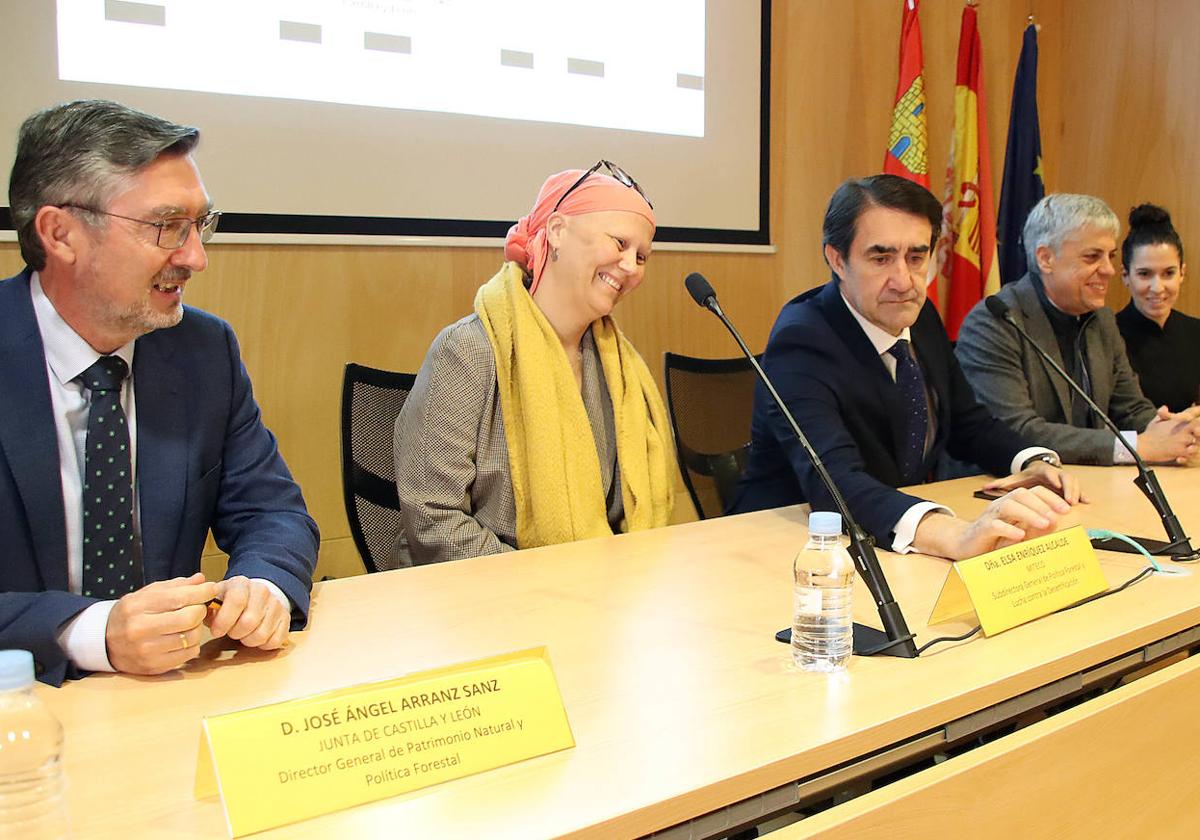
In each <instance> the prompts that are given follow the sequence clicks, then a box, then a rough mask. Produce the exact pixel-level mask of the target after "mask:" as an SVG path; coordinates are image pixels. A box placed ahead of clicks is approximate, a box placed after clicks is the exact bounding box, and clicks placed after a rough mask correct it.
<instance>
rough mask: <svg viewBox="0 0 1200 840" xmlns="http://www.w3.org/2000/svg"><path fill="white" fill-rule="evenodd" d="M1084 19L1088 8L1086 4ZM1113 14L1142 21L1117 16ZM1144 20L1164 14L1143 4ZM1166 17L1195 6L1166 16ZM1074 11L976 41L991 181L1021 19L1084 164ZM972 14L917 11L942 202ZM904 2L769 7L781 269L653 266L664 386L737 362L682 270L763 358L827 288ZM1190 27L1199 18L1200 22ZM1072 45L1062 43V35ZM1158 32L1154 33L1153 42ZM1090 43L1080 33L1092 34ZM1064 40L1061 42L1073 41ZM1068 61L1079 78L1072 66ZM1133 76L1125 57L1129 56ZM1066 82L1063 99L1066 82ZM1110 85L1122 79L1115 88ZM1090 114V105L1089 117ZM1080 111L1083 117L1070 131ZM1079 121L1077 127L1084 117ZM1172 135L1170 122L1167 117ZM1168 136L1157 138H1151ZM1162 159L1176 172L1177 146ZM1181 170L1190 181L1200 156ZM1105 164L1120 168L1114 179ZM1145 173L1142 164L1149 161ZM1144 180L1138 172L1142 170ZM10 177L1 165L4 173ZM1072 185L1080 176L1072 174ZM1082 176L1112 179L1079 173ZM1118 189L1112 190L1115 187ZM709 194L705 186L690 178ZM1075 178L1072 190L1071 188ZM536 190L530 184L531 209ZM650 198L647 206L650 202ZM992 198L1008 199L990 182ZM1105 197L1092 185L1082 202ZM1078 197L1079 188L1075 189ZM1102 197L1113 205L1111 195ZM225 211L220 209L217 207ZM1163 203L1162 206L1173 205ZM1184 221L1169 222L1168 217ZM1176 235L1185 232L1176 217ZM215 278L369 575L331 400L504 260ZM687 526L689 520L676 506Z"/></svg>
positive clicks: (890, 72)
mask: <svg viewBox="0 0 1200 840" xmlns="http://www.w3.org/2000/svg"><path fill="white" fill-rule="evenodd" d="M1077 5H1081V6H1091V5H1093V4H1091V3H1079V4H1077ZM1106 5H1114V6H1119V5H1129V6H1130V7H1132V6H1134V5H1137V6H1138V7H1139V8H1140V7H1141V6H1142V5H1143V4H1142V3H1140V2H1139V3H1137V4H1134V3H1133V2H1132V0H1131V2H1129V3H1127V4H1122V3H1115V2H1114V3H1111V4H1106ZM1145 5H1156V4H1153V3H1150V2H1146V3H1145ZM1157 5H1158V6H1161V7H1164V8H1165V7H1167V6H1186V5H1187V4H1186V3H1185V2H1181V3H1166V2H1163V3H1158V4H1157ZM1068 7H1072V3H1071V2H1069V0H1035V2H1029V3H1016V2H1007V0H984V2H983V3H982V4H981V6H980V11H979V17H980V29H981V32H982V37H983V49H984V59H985V67H984V74H985V85H986V91H987V97H986V99H987V106H988V108H987V116H988V120H989V127H990V132H989V133H990V140H991V148H992V154H993V171H994V172H995V173H996V177H997V179H999V177H1000V173H1001V172H1002V171H1003V156H1004V139H1005V132H1006V130H1007V124H1008V103H1009V97H1010V95H1011V89H1012V77H1013V69H1014V67H1015V64H1016V59H1017V55H1018V53H1019V50H1020V37H1021V31H1022V29H1023V28H1024V26H1025V22H1026V15H1027V14H1029V13H1030V12H1031V11H1032V12H1035V13H1036V14H1037V16H1038V19H1039V20H1040V21H1041V22H1042V23H1043V24H1044V29H1043V32H1042V36H1041V68H1040V74H1041V77H1040V82H1041V85H1040V87H1041V115H1042V121H1043V126H1044V129H1043V130H1044V137H1043V146H1044V150H1045V155H1046V159H1047V160H1048V161H1051V164H1050V171H1051V186H1059V184H1058V182H1056V181H1055V180H1054V174H1055V172H1056V171H1064V172H1065V167H1059V166H1056V165H1055V164H1054V163H1053V162H1054V161H1057V160H1058V159H1059V150H1060V148H1069V149H1073V148H1074V146H1075V143H1074V142H1072V143H1066V142H1065V138H1067V137H1074V134H1070V133H1068V132H1066V131H1065V128H1064V127H1065V126H1066V123H1067V122H1068V121H1067V120H1066V118H1065V117H1064V112H1063V106H1064V94H1065V93H1066V92H1068V91H1069V93H1070V95H1071V96H1080V95H1081V94H1083V93H1090V91H1081V90H1080V88H1083V87H1084V85H1083V82H1084V81H1085V80H1086V78H1088V74H1089V72H1090V71H1089V70H1088V68H1089V67H1090V66H1091V65H1092V64H1099V63H1101V62H1108V61H1110V60H1111V58H1112V54H1111V52H1110V51H1109V50H1107V49H1099V48H1098V46H1099V45H1100V44H1104V45H1106V46H1107V45H1109V44H1110V43H1111V41H1110V40H1109V39H1107V38H1106V37H1105V36H1104V32H1108V30H1104V31H1103V32H1101V31H1096V30H1093V29H1087V30H1084V31H1082V32H1081V31H1080V30H1079V29H1078V28H1077V27H1078V26H1079V25H1080V21H1079V20H1078V16H1077V15H1072V16H1068V15H1067V14H1066V11H1065V9H1066V8H1068ZM961 10H962V4H961V2H955V0H924V2H923V3H922V8H921V24H922V31H923V35H924V44H925V61H926V89H927V97H928V112H929V129H930V150H931V151H930V163H931V173H932V180H933V183H934V185H935V186H934V191H935V192H936V193H939V194H940V193H941V189H942V187H941V185H942V183H943V180H944V168H945V162H946V156H947V151H948V146H949V138H950V126H951V121H952V119H953V100H952V88H953V84H954V62H955V55H956V50H957V45H958V29H959V21H960V16H961ZM900 11H901V7H900V3H899V2H898V0H836V2H816V0H776V2H774V4H773V28H772V50H773V62H772V65H773V66H772V71H771V83H772V93H771V103H772V105H771V107H772V130H771V189H772V193H771V226H772V232H773V235H772V238H773V240H774V243H775V245H776V246H777V249H778V252H777V253H776V254H772V255H765V254H754V255H749V254H693V253H668V252H659V253H656V254H655V255H654V257H653V259H652V260H651V261H650V265H649V268H648V270H647V276H646V282H645V283H644V284H643V285H642V287H641V289H640V290H639V291H638V293H637V294H636V295H635V296H634V297H632V298H630V299H629V300H628V301H626V302H624V303H623V304H622V305H621V307H620V309H619V310H618V319H619V320H620V322H621V324H622V326H623V328H624V329H625V331H626V332H627V334H628V335H629V337H630V339H631V340H632V341H633V342H634V344H635V345H636V346H637V347H638V348H639V349H640V350H641V352H642V354H643V355H644V356H645V358H646V359H647V361H648V362H649V364H650V366H651V368H652V369H654V370H658V369H659V368H660V367H661V359H662V354H663V351H665V350H668V349H670V350H674V351H676V352H681V353H687V354H690V355H696V356H709V357H723V356H732V355H734V354H735V352H736V348H735V347H734V345H733V343H732V341H731V339H729V337H728V336H727V335H726V334H725V333H724V331H723V329H721V328H720V325H719V324H718V323H717V322H716V321H715V319H713V318H712V317H711V316H709V315H707V314H706V313H704V312H702V311H701V310H699V309H698V308H697V307H695V306H694V305H693V304H692V302H691V301H690V299H689V298H688V297H687V295H686V293H685V292H684V290H683V288H682V279H683V277H684V276H685V275H686V274H687V273H688V272H689V271H701V272H704V273H705V274H706V275H707V276H708V277H709V279H710V280H712V281H713V284H714V285H715V286H716V287H717V289H718V291H719V293H720V295H721V300H722V303H723V305H724V307H725V309H726V311H727V312H728V313H729V315H730V316H731V317H732V318H733V319H734V320H735V322H736V323H737V324H738V325H739V327H740V329H741V330H742V331H743V334H744V335H745V337H746V340H747V342H748V343H750V344H751V345H752V346H754V347H758V348H761V347H762V346H763V345H764V344H765V342H766V337H767V334H768V331H769V330H770V327H771V324H772V323H773V321H774V318H775V315H776V314H777V312H778V311H779V308H780V306H781V305H782V304H783V303H784V302H785V301H786V300H787V299H788V298H790V297H792V296H793V295H795V294H798V293H799V292H801V291H803V290H805V289H808V288H811V287H812V286H815V285H817V284H819V283H822V282H824V280H825V279H826V277H827V270H826V268H825V265H824V262H823V260H822V258H821V254H820V247H819V245H820V226H821V219H822V216H823V214H824V209H825V204H826V202H827V201H828V198H829V195H830V194H831V193H832V191H833V189H834V188H835V187H836V186H837V184H838V183H839V182H841V181H842V180H844V179H845V178H847V177H850V176H858V175H866V174H870V173H872V172H876V171H878V170H879V168H880V166H881V164H882V160H883V149H884V146H885V144H886V141H887V134H888V128H889V125H890V118H891V105H892V96H893V93H894V89H895V84H896V63H897V46H898V40H899V28H900ZM1191 17H1192V18H1196V17H1197V15H1196V13H1192V14H1191ZM1068 20H1070V21H1071V26H1072V27H1076V28H1073V29H1072V32H1071V33H1066V32H1065V30H1066V24H1067V21H1068ZM1160 29H1161V35H1160V36H1159V37H1163V38H1174V39H1175V41H1177V42H1178V52H1179V53H1180V54H1181V56H1180V59H1181V60H1182V59H1184V58H1186V59H1187V60H1189V61H1191V62H1192V63H1191V64H1190V65H1189V66H1191V67H1194V66H1195V56H1194V55H1185V53H1186V47H1185V44H1186V41H1185V39H1184V37H1183V35H1182V34H1174V33H1181V32H1182V30H1174V29H1172V27H1171V24H1170V23H1169V21H1167V20H1163V21H1162V24H1161V27H1160ZM1156 31H1157V30H1156ZM1085 32H1086V33H1090V34H1084V33H1085ZM1068 34H1069V35H1070V38H1069V39H1068V38H1067V36H1068ZM1096 38H1099V40H1098V41H1097V40H1095V39H1096ZM1068 47H1069V48H1070V50H1071V53H1070V54H1071V55H1073V56H1074V57H1075V58H1074V61H1073V62H1070V61H1066V59H1065V57H1064V56H1065V55H1066V53H1065V52H1064V51H1065V50H1066V49H1067V48H1068ZM1131 60H1132V57H1131ZM1066 70H1069V71H1070V73H1069V77H1068V81H1069V84H1064V80H1063V73H1064V71H1066ZM1112 72H1113V73H1114V74H1115V73H1116V71H1115V70H1113V71H1112ZM1182 85H1183V83H1182V82H1181V83H1180V85H1179V90H1178V91H1177V94H1178V97H1177V99H1176V100H1172V102H1173V103H1174V107H1175V108H1178V109H1183V110H1185V111H1187V113H1188V115H1189V117H1188V118H1189V119H1190V122H1189V123H1187V125H1188V126H1190V127H1196V121H1197V114H1198V113H1200V109H1197V108H1196V107H1195V106H1194V104H1191V103H1189V102H1188V101H1180V100H1185V99H1186V98H1185V97H1183V96H1182V94H1183V87H1182ZM1091 99H1092V100H1095V102H1096V103H1102V104H1104V105H1105V108H1106V110H1105V113H1109V112H1112V113H1115V112H1116V108H1117V107H1118V106H1117V105H1116V104H1115V103H1114V104H1112V105H1111V106H1109V104H1108V102H1107V100H1104V99H1103V97H1102V96H1100V95H1099V93H1097V94H1096V95H1095V96H1094V97H1092V98H1091ZM1089 101H1090V100H1089ZM1081 111H1084V108H1083V105H1082V103H1072V108H1071V110H1070V113H1071V114H1076V113H1077V112H1081ZM1073 119H1075V118H1074V117H1073ZM1081 119H1083V120H1084V122H1085V123H1086V125H1085V126H1084V127H1082V128H1078V129H1076V131H1077V132H1078V133H1080V134H1083V135H1087V136H1089V137H1090V138H1091V139H1092V140H1093V142H1092V144H1091V145H1089V147H1088V148H1089V151H1090V154H1091V155H1092V157H1090V158H1089V160H1092V161H1094V165H1095V166H1096V167H1099V166H1100V164H1101V163H1104V164H1105V165H1106V166H1109V165H1111V166H1112V167H1119V166H1123V165H1125V162H1126V156H1125V154H1124V151H1123V150H1124V148H1125V145H1124V144H1123V143H1122V142H1121V140H1120V138H1118V137H1114V138H1113V139H1112V141H1111V142H1106V141H1103V140H1101V139H1100V138H1098V137H1095V136H1094V135H1092V134H1090V133H1091V132H1096V133H1099V134H1102V133H1104V132H1106V131H1107V132H1115V131H1117V129H1116V127H1115V125H1110V124H1109V123H1108V122H1105V123H1103V124H1100V123H1098V122H1097V121H1096V120H1095V119H1092V114H1091V113H1087V112H1085V113H1084V115H1083V117H1081ZM1168 119H1169V117H1168ZM1161 128H1163V126H1162V125H1161V121H1159V123H1156V124H1155V125H1153V126H1151V125H1147V126H1144V127H1143V128H1142V131H1143V133H1151V132H1152V131H1156V130H1160V129H1161ZM1158 151H1159V152H1160V153H1161V154H1163V155H1167V154H1169V153H1171V152H1170V150H1169V148H1167V147H1166V146H1160V147H1158ZM1188 153H1189V154H1191V157H1190V158H1188V164H1189V165H1190V166H1191V169H1190V170H1189V171H1191V172H1192V173H1195V171H1196V164H1197V160H1196V157H1195V153H1193V152H1191V151H1190V150H1188ZM1106 155H1114V156H1115V158H1114V159H1113V160H1112V161H1111V164H1110V162H1109V159H1108V158H1107V157H1106ZM1143 158H1144V150H1143ZM1141 162H1142V163H1144V162H1145V161H1144V159H1143V160H1142V161H1141ZM5 165H7V164H5ZM1180 166H1182V163H1181V162H1180V161H1171V162H1167V161H1163V162H1162V163H1161V164H1160V165H1159V166H1158V168H1156V169H1154V170H1153V171H1147V174H1146V178H1147V180H1148V181H1149V182H1150V183H1153V181H1152V180H1151V177H1152V176H1154V175H1156V173H1162V172H1168V171H1169V172H1174V171H1175V170H1176V169H1177V168H1179V167H1180ZM1075 171H1076V170H1074V169H1072V170H1071V172H1072V174H1074V173H1075ZM1085 171H1103V169H1102V168H1101V169H1097V170H1085ZM1108 174H1109V173H1106V176H1107V175H1108ZM697 177H698V178H703V177H704V174H703V173H698V174H697ZM1065 180H1066V179H1065V178H1064V181H1065ZM537 186H538V185H537V184H530V185H529V197H530V201H532V199H533V195H534V194H535V192H536V189H537ZM653 186H654V185H653V183H652V182H649V181H648V182H647V189H649V190H650V191H651V193H653ZM995 186H996V189H997V190H998V189H999V182H998V181H997V183H996V185H995ZM1086 186H1087V188H1088V189H1091V190H1095V191H1100V187H1099V186H1098V185H1091V184H1088V185H1086ZM1080 188H1083V187H1082V186H1081V187H1080ZM1102 194H1105V193H1102ZM215 198H216V200H217V201H218V203H219V201H220V196H215ZM1164 200H1168V199H1167V198H1164ZM1173 209H1174V208H1173ZM1181 221H1183V218H1182V217H1181ZM209 255H210V267H209V269H208V271H206V272H205V273H204V274H203V275H201V276H198V277H197V278H196V279H195V280H194V281H193V283H192V285H191V286H190V287H189V289H188V301H189V303H191V304H193V305H196V306H200V307H202V308H204V309H207V310H209V311H212V312H214V313H216V314H218V315H220V316H221V317H223V318H226V319H227V320H229V321H230V322H231V323H232V324H233V326H234V328H235V329H236V331H237V334H238V336H239V338H240V340H241V343H242V351H243V355H244V357H245V360H246V365H247V367H248V368H249V370H250V374H251V376H252V378H253V381H254V384H255V390H256V394H257V397H258V399H259V402H260V404H261V405H262V409H263V413H264V416H265V418H266V421H267V423H268V425H269V426H270V427H271V428H272V429H273V430H274V431H275V433H276V434H277V435H278V437H279V440H280V446H281V448H282V450H283V453H284V456H285V457H286V458H287V461H288V463H289V465H290V466H291V468H292V470H293V472H294V473H295V474H296V477H297V479H298V480H299V481H300V483H301V485H302V486H303V488H304V492H305V496H306V498H307V500H308V504H309V507H310V509H311V510H312V512H313V515H314V516H315V517H316V519H317V521H318V523H319V524H320V526H321V532H322V538H323V539H322V552H321V565H320V568H319V569H318V575H335V576H336V575H343V574H349V573H353V572H355V571H359V570H361V565H360V563H359V561H358V558H357V554H356V553H355V550H354V547H353V544H352V542H351V540H350V538H349V530H348V526H347V523H346V518H345V512H344V509H343V506H342V498H341V479H340V469H341V467H340V463H339V450H338V401H339V397H340V390H341V375H342V366H343V365H344V364H345V362H347V361H351V360H353V361H357V362H361V363H363V364H368V365H373V366H376V367H383V368H391V369H395V370H409V371H411V370H416V369H417V367H418V366H419V365H420V363H421V359H422V358H423V356H424V353H425V350H426V348H427V347H428V345H429V342H430V341H431V340H432V338H433V336H434V335H435V334H436V333H437V331H438V330H439V329H440V328H441V327H442V326H444V325H445V324H447V323H449V322H451V321H453V320H455V319H457V318H459V317H461V316H462V315H464V314H466V313H468V312H469V311H470V307H471V300H472V297H473V295H474V291H475V289H476V288H477V287H478V285H479V284H480V283H481V282H482V281H483V280H485V279H487V278H488V277H490V276H491V275H492V273H494V271H495V269H496V268H497V266H498V265H499V262H500V259H501V255H500V252H499V250H498V249H479V248H444V249H441V248H399V247H397V248H375V247H340V246H329V247H320V246H248V245H247V246H234V245H215V246H212V247H211V248H210V249H209ZM20 267H21V264H20V258H19V254H18V253H17V250H16V247H15V245H8V244H3V245H0V276H7V275H9V274H12V273H15V271H17V270H19V268H20ZM680 498H681V503H680V513H679V516H680V518H690V517H691V511H690V505H689V504H688V502H687V500H686V496H684V495H683V494H682V493H681V497H680Z"/></svg>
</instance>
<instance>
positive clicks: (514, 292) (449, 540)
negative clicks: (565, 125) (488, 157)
mask: <svg viewBox="0 0 1200 840" xmlns="http://www.w3.org/2000/svg"><path fill="white" fill-rule="evenodd" d="M601 167H606V171H607V173H608V174H602V173H601V172H600V171H599V170H600V168H601ZM654 229H655V221H654V211H653V209H652V208H651V206H650V202H649V201H648V200H647V199H646V197H645V195H644V194H643V192H642V190H641V188H640V187H639V186H638V185H637V183H636V182H635V181H634V180H633V179H632V178H630V177H629V175H628V174H626V173H625V172H624V170H622V169H621V168H620V167H618V166H615V165H614V164H611V163H609V162H608V161H600V162H599V163H597V164H596V165H595V166H593V167H592V168H591V169H590V170H580V169H572V170H567V171H565V172H559V173H558V174H556V175H551V176H550V177H549V178H548V179H547V180H546V182H545V183H544V184H543V185H542V188H541V191H540V192H539V193H538V197H537V201H536V202H535V203H534V205H533V209H532V210H531V211H530V213H529V215H527V216H525V217H524V218H522V219H521V220H520V221H518V222H517V223H516V224H515V225H513V227H512V229H511V230H510V231H509V232H508V237H507V239H506V241H505V247H504V256H505V259H506V262H505V263H504V264H503V265H502V266H501V268H500V271H499V272H498V273H497V274H496V276H495V277H493V278H492V279H491V280H489V281H488V282H486V283H484V284H483V285H482V286H481V287H480V288H479V291H478V292H477V293H476V295H475V311H474V313H473V314H471V315H469V316H468V317H466V318H463V319H462V320H460V321H458V322H456V323H454V324H451V325H450V326H449V327H446V328H445V329H444V330H442V332H441V333H440V334H439V335H438V336H437V338H436V339H434V342H433V346H432V347H430V349H429V353H428V354H427V355H426V357H425V362H424V364H423V365H422V366H421V370H420V372H419V373H418V374H417V380H416V382H415V383H414V385H413V390H412V393H411V394H410V395H409V397H408V399H407V401H406V402H405V404H404V409H403V411H401V413H400V417H399V419H398V420H397V422H396V450H395V451H396V483H397V489H398V491H399V495H400V518H401V526H402V527H401V539H400V544H399V546H398V549H397V551H398V555H399V562H400V565H402V566H407V565H420V564H424V563H435V562H439V561H443V560H455V559H459V558H464V557H476V556H480V555H484V554H495V553H497V552H501V551H511V550H513V549H515V548H531V547H534V546H541V545H552V544H555V543H562V542H570V541H572V540H581V539H587V538H589V537H597V536H603V535H605V534H613V533H616V532H622V531H636V530H640V529H644V528H655V527H659V526H662V525H666V524H667V523H668V522H669V520H670V516H671V509H672V505H673V502H674V487H675V460H674V454H673V453H674V444H673V442H672V440H671V429H670V423H669V421H668V418H667V413H666V409H665V408H664V406H663V402H662V398H661V397H660V396H659V393H658V387H657V385H655V383H654V378H653V377H652V376H651V375H650V371H649V370H648V369H647V367H646V363H645V362H644V361H642V357H641V356H639V355H638V353H637V351H636V350H634V348H633V345H632V344H630V343H629V341H628V339H626V338H625V336H624V335H623V334H622V333H621V331H620V330H619V329H618V328H617V325H616V323H615V322H614V321H613V319H612V317H611V313H612V310H613V307H614V306H615V305H616V304H617V302H618V301H619V300H621V299H622V298H624V297H625V296H626V295H628V294H630V293H632V292H633V291H634V290H635V289H637V287H638V286H639V285H640V284H641V282H642V277H643V275H644V273H645V270H646V260H647V259H648V258H649V256H650V249H651V242H652V240H653V239H654Z"/></svg>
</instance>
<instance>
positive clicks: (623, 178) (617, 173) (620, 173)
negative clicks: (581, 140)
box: [552, 158, 654, 212]
mask: <svg viewBox="0 0 1200 840" xmlns="http://www.w3.org/2000/svg"><path fill="white" fill-rule="evenodd" d="M602 166H603V167H604V168H605V169H607V170H608V174H609V175H612V176H613V178H615V179H616V180H617V181H618V182H619V183H621V184H624V185H625V186H627V187H630V188H631V189H635V190H637V193H638V195H640V196H641V197H642V198H643V199H645V201H646V204H647V205H649V207H650V209H651V210H653V209H654V205H653V204H651V203H650V197H649V196H648V195H646V191H645V190H643V189H642V188H641V187H639V186H638V182H637V181H635V180H633V178H632V177H630V175H629V173H628V172H626V171H625V170H624V169H622V168H621V167H619V166H617V165H616V164H615V163H613V162H612V161H610V160H604V159H603V158H601V159H600V160H598V161H596V164H595V165H594V166H593V167H592V168H591V169H589V170H588V171H587V172H584V173H583V176H582V177H581V178H580V179H579V180H578V181H576V182H575V183H574V184H572V185H571V186H570V187H569V188H568V189H567V191H566V192H565V193H563V194H562V196H561V197H560V198H559V199H558V201H557V202H556V203H555V205H554V210H553V211H552V212H557V211H558V208H559V207H560V206H561V205H562V203H563V201H564V200H565V199H566V197H567V196H569V195H570V194H571V193H572V192H574V191H575V190H576V189H577V188H578V187H579V185H580V184H582V183H583V182H584V181H586V180H587V179H588V176H590V175H591V174H592V173H593V172H596V171H597V170H599V169H600V167H602Z"/></svg>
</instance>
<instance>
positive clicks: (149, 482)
mask: <svg viewBox="0 0 1200 840" xmlns="http://www.w3.org/2000/svg"><path fill="white" fill-rule="evenodd" d="M158 338H159V337H158V336H156V334H155V333H151V334H150V335H148V336H146V337H144V338H141V339H138V343H137V351H136V353H135V355H134V358H133V377H134V378H133V383H134V391H135V394H136V399H137V408H136V411H137V476H138V505H139V507H140V509H141V517H140V523H141V535H142V566H143V569H144V572H145V579H146V581H153V580H161V579H163V578H169V577H171V576H172V568H171V561H172V558H173V556H174V553H175V545H176V543H177V541H178V539H179V523H180V521H181V520H182V517H183V503H184V496H185V493H186V490H187V463H188V461H187V446H188V417H187V402H186V400H185V399H184V398H183V395H182V387H183V386H182V383H183V382H184V376H183V372H182V371H181V370H180V369H179V368H178V367H177V366H176V364H175V361H174V360H173V358H172V354H171V352H170V350H169V344H168V343H167V342H164V341H160V340H157V339H158Z"/></svg>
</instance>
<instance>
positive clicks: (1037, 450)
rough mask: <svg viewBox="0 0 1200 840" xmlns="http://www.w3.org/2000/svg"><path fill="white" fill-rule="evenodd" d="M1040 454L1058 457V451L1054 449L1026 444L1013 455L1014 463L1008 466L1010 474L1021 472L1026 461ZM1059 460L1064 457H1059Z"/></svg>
mask: <svg viewBox="0 0 1200 840" xmlns="http://www.w3.org/2000/svg"><path fill="white" fill-rule="evenodd" d="M1038 455H1053V456H1054V457H1055V458H1058V453H1057V452H1055V451H1054V450H1053V449H1047V448H1046V447H1044V446H1026V447H1025V448H1024V449H1022V450H1021V451H1020V452H1018V453H1017V454H1016V455H1014V456H1013V459H1012V463H1011V464H1009V466H1008V472H1009V474H1010V475H1011V474H1012V473H1019V472H1020V471H1021V466H1022V465H1023V464H1024V463H1025V462H1026V461H1028V460H1029V459H1030V458H1034V457H1037V456H1038ZM1059 460H1060V461H1061V460H1062V459H1061V458H1059Z"/></svg>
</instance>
